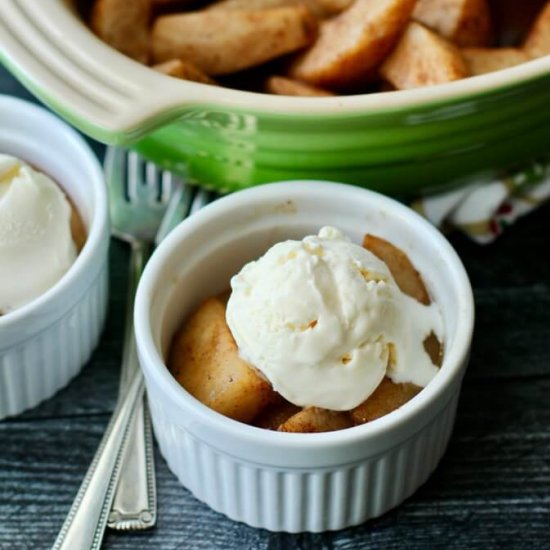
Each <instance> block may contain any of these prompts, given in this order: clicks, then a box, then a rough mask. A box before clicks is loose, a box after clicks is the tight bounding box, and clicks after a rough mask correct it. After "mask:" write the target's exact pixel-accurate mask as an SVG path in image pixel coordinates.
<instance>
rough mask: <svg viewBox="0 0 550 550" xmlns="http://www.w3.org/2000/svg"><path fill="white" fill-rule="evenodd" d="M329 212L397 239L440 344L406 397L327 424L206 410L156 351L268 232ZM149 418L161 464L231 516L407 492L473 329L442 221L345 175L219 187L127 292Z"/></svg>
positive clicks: (426, 459) (302, 514)
mask: <svg viewBox="0 0 550 550" xmlns="http://www.w3.org/2000/svg"><path fill="white" fill-rule="evenodd" d="M324 225H328V226H334V227H337V228H339V229H340V230H341V231H342V232H343V233H344V234H346V235H348V236H349V237H350V239H351V240H352V241H353V242H356V243H360V242H361V240H362V237H363V235H364V234H365V233H367V232H368V233H372V234H375V235H378V236H380V237H382V238H384V239H387V240H388V241H390V242H392V243H393V244H395V245H396V246H398V247H399V248H401V249H402V250H403V251H404V252H405V253H406V254H407V255H408V256H409V257H410V259H411V261H412V262H413V263H414V265H415V267H416V268H417V269H418V271H419V272H420V273H421V275H422V278H423V279H424V282H425V283H426V285H427V287H428V289H429V292H430V295H431V296H432V297H433V301H434V302H435V303H436V304H437V305H438V307H439V309H440V312H441V316H442V320H443V325H444V327H445V354H444V359H443V363H442V366H441V368H440V370H439V372H438V373H437V374H436V375H435V376H434V378H433V379H432V380H431V381H430V382H429V383H428V384H427V386H426V387H425V388H424V389H423V390H422V392H420V393H419V394H418V395H417V396H416V397H415V398H414V399H412V400H411V401H409V402H408V403H406V404H405V405H403V406H402V407H400V408H399V409H398V410H395V411H394V412H392V413H390V414H387V415H386V416H384V417H382V418H379V419H377V420H375V421H372V422H369V423H368V424H365V425H362V426H356V427H353V428H349V429H343V430H340V431H334V432H327V433H313V434H312V433H307V434H301V433H281V432H276V431H270V430H264V429H260V428H257V427H255V426H249V425H246V424H244V423H241V422H237V421H234V420H232V419H230V418H226V417H225V416H223V415H221V414H219V413H216V412H215V411H213V410H211V409H210V408H208V407H206V406H205V405H203V404H202V403H200V402H199V401H198V400H196V399H195V398H194V397H192V396H191V395H190V394H189V393H188V392H186V391H185V390H184V389H183V388H182V387H181V386H180V385H179V384H178V382H177V381H176V380H175V379H174V378H173V376H172V375H171V373H170V372H169V371H168V369H167V367H166V365H165V362H166V358H167V354H168V350H169V347H170V343H171V340H172V337H173V335H174V333H175V332H176V330H177V328H178V326H180V324H181V322H182V321H183V320H184V319H186V318H187V317H188V316H189V315H190V314H191V313H192V312H193V311H194V310H195V308H196V307H197V306H198V305H199V304H200V303H201V302H202V301H203V300H204V299H206V298H208V297H211V296H217V295H219V294H220V293H222V292H224V291H225V290H226V289H227V288H228V286H229V281H230V279H231V277H232V276H234V275H235V274H237V273H238V272H239V271H240V270H241V268H242V267H243V266H244V265H245V264H246V263H247V262H250V261H253V260H256V259H257V258H259V257H260V256H261V255H262V254H264V253H265V252H266V251H267V250H268V249H269V248H270V247H271V246H272V245H274V244H275V243H278V242H281V241H286V240H288V239H294V240H301V239H303V237H304V236H306V235H313V234H316V233H317V232H318V231H319V229H320V228H321V227H322V226H324ZM134 318H135V326H136V337H137V344H138V351H139V356H140V363H141V366H142V369H143V372H144V375H145V380H146V384H147V391H148V396H149V403H150V408H151V413H152V418H153V425H154V429H155V433H156V436H157V440H158V442H159V446H160V450H161V453H162V454H163V456H164V457H165V459H166V461H167V463H168V465H169V467H170V468H171V470H172V471H173V472H174V473H175V474H176V475H177V476H178V478H179V479H180V481H181V482H182V484H183V485H184V486H186V487H187V488H188V489H189V490H191V491H192V492H193V494H194V495H195V496H196V497H197V498H199V499H200V500H203V501H205V502H206V503H207V504H209V505H210V506H211V507H212V508H214V509H215V510H218V511H220V512H223V513H224V514H226V515H228V516H229V517H230V518H233V519H236V520H238V521H243V522H245V523H247V524H249V525H252V526H255V527H263V528H266V529H270V530H273V531H287V532H300V531H311V532H319V531H325V530H334V529H341V528H344V527H347V526H350V525H356V524H358V523H361V522H363V521H365V520H366V519H368V518H372V517H376V516H379V515H380V514H383V513H384V512H386V511H388V510H389V509H391V508H392V507H394V506H396V505H398V504H399V503H400V502H402V501H403V500H404V499H405V498H407V497H408V496H410V495H411V494H412V493H413V492H414V491H415V490H416V489H417V488H418V487H419V486H420V485H421V484H422V483H423V482H424V481H425V480H426V479H427V478H428V476H429V474H430V473H431V472H432V471H433V469H434V468H435V467H436V465H437V464H438V462H439V460H440V458H441V456H442V454H443V452H444V450H445V447H446V445H447V442H448V440H449V437H450V434H451V431H452V426H453V422H454V416H455V411H456V405H457V401H458V395H459V390H460V385H461V381H462V376H463V373H464V370H465V368H466V364H467V360H468V353H469V348H470V343H471V336H472V330H473V299H472V292H471V287H470V284H469V281H468V278H467V276H466V273H465V271H464V268H463V266H462V264H461V262H460V260H459V259H458V257H457V256H456V253H455V252H454V250H453V249H452V247H451V246H450V245H449V243H448V242H447V241H446V240H445V239H444V237H442V235H441V234H440V233H439V232H438V231H437V230H436V229H434V228H433V227H432V226H431V225H430V224H429V223H428V222H426V221H425V220H423V219H422V218H420V217H419V216H418V215H417V214H415V213H414V212H412V211H411V210H410V209H408V208H406V207H405V206H403V205H401V204H399V203H397V202H396V201H394V200H392V199H389V198H387V197H383V196H381V195H378V194H376V193H373V192H369V191H366V190H363V189H359V188H354V187H351V186H346V185H340V184H332V183H326V182H299V181H297V182H287V183H278V184H275V185H268V186H262V187H259V188H257V189H251V190H246V191H243V192H239V193H236V194H234V195H231V196H229V197H225V198H223V199H220V200H219V201H216V202H215V203H214V204H212V205H210V206H207V207H206V208H205V209H204V210H202V211H200V212H198V213H197V214H195V215H194V216H192V217H191V218H189V219H187V220H185V221H184V222H183V223H182V224H181V225H180V226H179V227H178V228H177V229H175V230H174V231H173V232H172V234H171V235H169V237H168V238H167V239H166V240H165V241H164V242H163V243H162V244H161V245H160V247H159V248H158V249H157V250H156V252H155V253H154V255H153V257H152V258H151V260H150V262H149V264H148V265H147V267H146V269H145V273H144V275H143V277H142V279H141V282H140V285H139V288H138V293H137V297H136V306H135V316H134Z"/></svg>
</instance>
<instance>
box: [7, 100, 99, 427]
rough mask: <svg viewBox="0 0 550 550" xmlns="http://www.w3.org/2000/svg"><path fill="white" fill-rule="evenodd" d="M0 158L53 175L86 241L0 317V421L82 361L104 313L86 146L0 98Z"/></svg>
mask: <svg viewBox="0 0 550 550" xmlns="http://www.w3.org/2000/svg"><path fill="white" fill-rule="evenodd" d="M0 120H1V121H2V122H1V124H0V153H4V154H9V155H14V156H17V157H20V158H21V159H23V160H25V161H27V162H29V163H31V164H33V165H34V166H35V167H36V168H38V169H40V170H41V171H43V172H45V173H47V174H49V175H50V176H52V177H53V178H54V179H55V180H56V181H57V182H58V183H60V184H61V186H62V187H63V188H64V189H65V191H66V192H67V193H68V195H69V196H70V197H71V199H72V200H73V202H74V204H75V206H76V208H77V209H78V211H79V213H80V215H81V216H82V218H83V221H84V224H85V226H86V230H87V238H86V243H85V245H84V247H83V249H82V251H81V252H80V254H79V255H78V257H77V259H76V261H75V263H74V264H73V265H72V266H71V268H70V269H69V271H68V272H67V273H66V274H65V275H64V276H63V277H62V278H61V279H60V280H59V281H58V282H57V283H56V284H55V285H54V286H53V287H52V288H50V289H49V290H48V291H46V292H45V293H44V294H42V295H41V296H40V297H38V298H37V299H36V300H34V301H32V302H31V303H29V304H27V305H25V306H23V307H21V308H19V309H17V310H15V311H13V312H11V313H9V314H7V315H4V316H2V317H0V419H2V418H4V417H6V416H11V415H14V414H18V413H20V412H22V411H24V410H26V409H28V408H30V407H33V406H35V405H37V404H38V403H40V402H41V401H43V400H44V399H47V398H48V397H51V396H52V395H53V394H54V393H55V392H56V391H57V390H59V389H60V388H62V387H63V386H65V385H66V384H67V383H68V382H69V380H70V379H71V378H73V377H74V376H75V375H76V374H77V373H78V372H79V371H80V369H81V368H82V366H83V365H84V363H85V362H86V361H87V360H88V359H89V357H90V354H91V352H92V350H93V349H94V347H95V346H96V344H97V342H98V340H99V336H100V333H101V329H102V327H103V323H104V320H105V314H106V309H107V290H108V272H107V252H108V247H109V223H108V207H107V195H106V190H105V186H104V181H103V177H102V172H101V167H100V165H99V163H98V161H97V159H96V157H95V155H94V153H93V152H92V151H91V149H90V148H89V147H88V145H87V144H86V142H85V141H84V140H83V139H82V138H81V137H80V136H79V135H78V134H77V133H76V132H75V131H74V130H73V129H71V128H70V127H69V126H67V125H66V124H65V123H64V122H62V121H61V120H59V119H58V118H56V117H55V116H54V115H52V114H50V113H48V112H47V111H46V110H44V109H42V108H40V107H38V106H36V105H33V104H31V103H28V102H25V101H22V100H19V99H14V98H11V97H8V96H2V95H0Z"/></svg>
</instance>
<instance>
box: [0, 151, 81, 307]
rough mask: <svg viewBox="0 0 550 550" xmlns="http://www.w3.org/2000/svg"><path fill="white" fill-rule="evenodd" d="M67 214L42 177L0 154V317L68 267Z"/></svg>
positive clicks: (71, 248)
mask: <svg viewBox="0 0 550 550" xmlns="http://www.w3.org/2000/svg"><path fill="white" fill-rule="evenodd" d="M71 215H72V210H71V205H70V203H69V201H68V200H67V198H66V197H65V195H64V193H63V191H62V190H61V188H60V187H59V186H58V185H57V184H56V183H55V182H54V181H53V180H52V179H51V178H50V177H49V176H48V175H47V174H44V173H42V172H40V171H38V170H34V169H33V168H32V167H31V166H29V165H28V164H27V163H26V162H24V161H22V160H21V159H18V158H16V157H13V156H9V155H3V154H2V153H1V152H0V257H1V258H2V261H1V262H0V315H2V314H4V315H5V314H7V313H9V312H10V311H13V310H15V309H17V308H18V307H21V306H22V305H25V304H27V303H29V302H31V301H32V300H34V299H35V298H37V297H38V296H40V295H41V294H43V293H44V292H45V291H46V290H48V289H49V288H50V287H52V286H53V285H54V284H55V283H56V282H57V281H59V279H61V277H63V275H64V274H65V273H66V272H67V270H68V269H69V268H70V267H71V265H72V264H73V263H74V261H75V260H76V256H77V252H78V251H77V247H76V244H75V242H74V240H73V235H72V232H71Z"/></svg>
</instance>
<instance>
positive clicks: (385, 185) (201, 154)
mask: <svg viewBox="0 0 550 550" xmlns="http://www.w3.org/2000/svg"><path fill="white" fill-rule="evenodd" d="M134 148H135V149H136V150H137V151H139V152H140V153H141V154H143V155H144V156H146V157H147V158H149V159H151V160H153V161H155V162H157V163H159V164H161V165H163V166H165V167H167V168H170V169H172V170H174V171H176V172H179V173H181V174H183V175H185V176H187V177H189V178H191V179H192V180H193V181H196V182H198V183H200V184H202V185H205V186H207V187H211V188H214V189H218V190H222V191H234V190H237V189H242V188H245V187H249V186H252V185H256V184H261V183H265V182H270V181H277V180H286V179H295V178H300V179H301V178H313V179H327V180H333V181H342V182H348V183H353V184H358V185H363V186H365V187H369V188H372V189H376V190H379V191H382V192H384V193H389V194H401V195H403V194H405V195H407V194H412V193H417V192H418V191H419V190H421V191H431V190H433V189H435V188H439V187H441V186H450V185H453V184H458V183H461V182H463V181H465V180H468V179H471V178H472V177H476V176H479V175H480V174H483V175H487V176H488V175H491V174H494V173H495V172H497V171H499V170H502V169H505V168H509V167H513V166H514V165H517V164H519V163H521V162H523V161H525V160H528V159H530V158H533V157H534V156H536V155H538V154H540V153H542V152H545V151H548V150H549V149H550V76H547V77H544V78H540V79H537V80H534V81H531V82H529V83H523V84H521V85H517V86H511V87H509V88H506V89H501V90H498V91H496V92H492V93H490V94H489V93H486V94H481V95H476V96H473V97H468V98H463V99H459V100H455V101H449V102H439V103H432V104H429V105H423V106H421V107H418V108H415V109H409V110H407V111H403V110H395V111H390V110H386V111H383V112H376V113H372V112H371V113H365V114H358V115H355V116H347V117H344V116H327V117H313V116H305V115H302V116H297V115H292V116H284V115H269V114H265V113H251V112H248V113H247V112H243V111H236V110H233V111H230V110H223V111H221V110H219V108H218V109H215V108H208V107H195V108H194V109H193V110H192V111H190V112H189V113H187V114H185V115H183V116H181V117H179V118H178V119H177V120H176V121H175V122H174V123H172V124H169V125H167V126H165V127H163V128H161V129H160V130H157V131H155V132H153V133H151V134H150V135H148V136H147V137H146V138H145V139H142V140H141V141H139V142H137V143H136V144H135V145H134Z"/></svg>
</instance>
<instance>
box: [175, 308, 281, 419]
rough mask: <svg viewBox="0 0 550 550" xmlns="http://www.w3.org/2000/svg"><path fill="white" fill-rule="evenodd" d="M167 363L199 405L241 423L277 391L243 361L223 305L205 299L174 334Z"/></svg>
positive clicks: (271, 399) (274, 398) (253, 414)
mask: <svg viewBox="0 0 550 550" xmlns="http://www.w3.org/2000/svg"><path fill="white" fill-rule="evenodd" d="M168 366H169V368H170V370H171V372H172V374H173V375H174V377H175V378H176V379H177V381H178V382H179V383H180V384H181V385H182V386H183V387H184V388H185V389H186V390H187V391H188V392H189V393H190V394H191V395H193V396H194V397H196V398H197V399H198V400H199V401H200V402H201V403H204V404H205V405H207V406H208V407H210V408H211V409H213V410H215V411H217V412H219V413H221V414H223V415H225V416H228V417H229V418H233V419H235V420H240V421H241V422H247V423H248V422H250V421H252V419H253V418H254V417H256V416H257V415H258V414H259V413H260V411H262V410H263V409H264V408H265V407H266V406H267V405H269V404H270V403H272V402H274V401H275V400H276V398H277V393H276V392H274V391H273V389H272V388H271V384H270V383H269V382H267V381H266V380H265V379H264V378H262V377H261V376H260V375H259V374H258V372H257V371H256V370H255V369H254V368H252V367H251V366H250V365H249V364H248V363H247V362H246V361H244V360H243V359H241V357H240V356H239V352H238V350H237V345H236V343H235V340H234V339H233V336H232V334H231V332H230V331H229V328H228V326H227V323H226V321H225V305H224V303H223V301H222V300H221V299H219V298H209V299H207V300H206V301H205V302H203V304H202V305H201V306H200V307H199V308H198V309H197V311H196V312H195V313H194V314H193V315H192V316H191V317H190V318H189V319H188V321H187V322H186V323H184V325H183V326H182V328H181V329H180V330H179V332H178V333H177V334H176V335H175V337H174V339H173V342H172V347H171V350H170V355H169V359H168Z"/></svg>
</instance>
